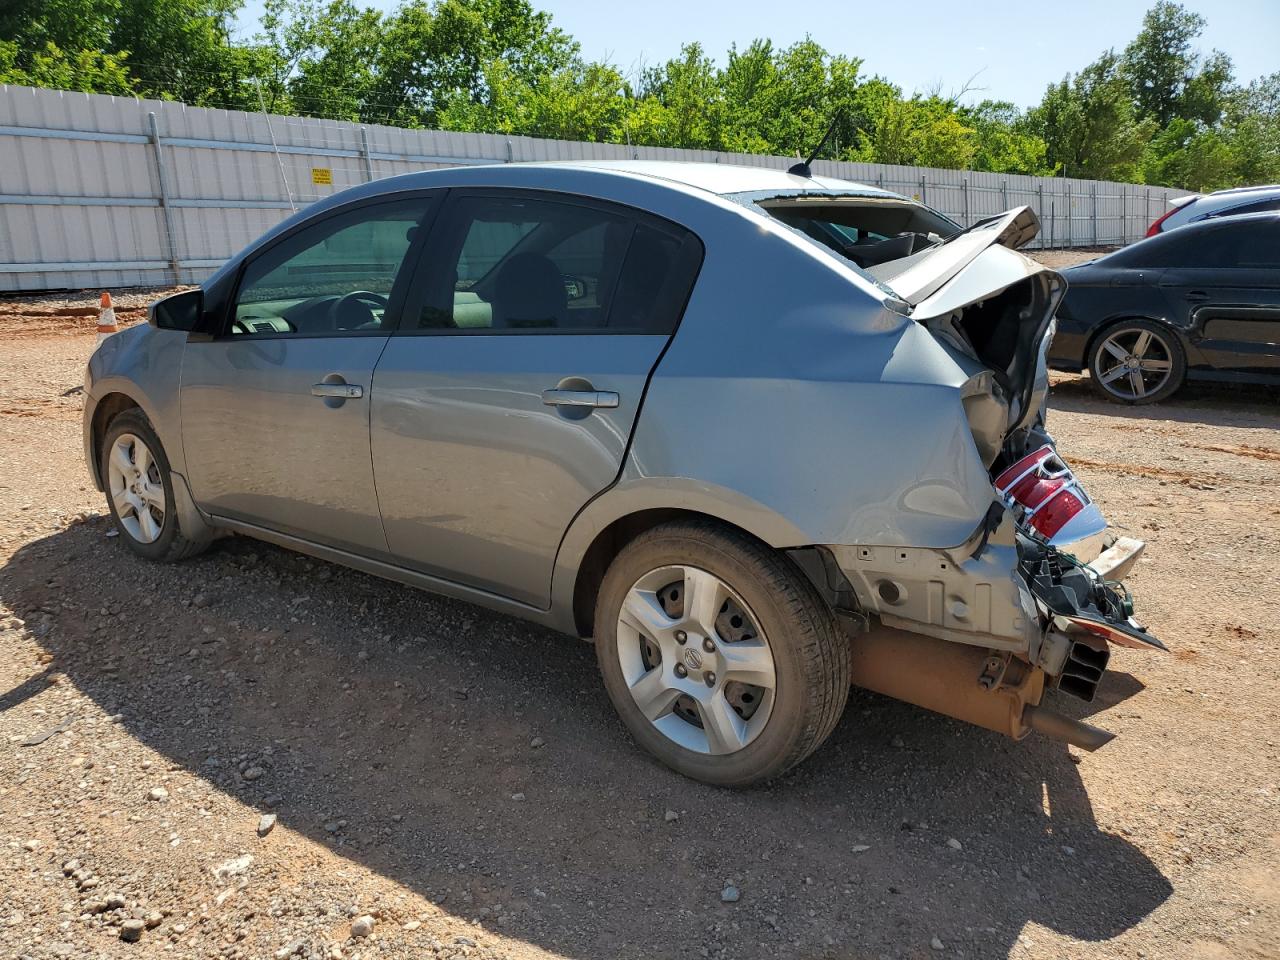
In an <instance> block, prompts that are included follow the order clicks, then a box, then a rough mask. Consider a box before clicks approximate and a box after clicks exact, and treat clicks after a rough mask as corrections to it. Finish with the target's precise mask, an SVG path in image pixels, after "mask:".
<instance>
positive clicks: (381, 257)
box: [227, 199, 427, 336]
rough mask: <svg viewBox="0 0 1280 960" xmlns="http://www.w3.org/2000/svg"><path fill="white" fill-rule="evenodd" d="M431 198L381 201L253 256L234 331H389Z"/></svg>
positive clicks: (240, 333)
mask: <svg viewBox="0 0 1280 960" xmlns="http://www.w3.org/2000/svg"><path fill="white" fill-rule="evenodd" d="M426 206H427V201H426V200H425V199H419V200H413V201H400V202H393V203H378V204H371V205H369V206H366V207H362V208H360V209H358V210H354V211H351V212H349V213H345V214H339V215H338V216H334V217H329V218H328V219H325V220H322V221H320V222H319V223H316V224H314V225H312V226H310V227H307V228H305V229H303V230H301V231H299V232H298V233H296V234H294V235H293V236H291V237H289V238H288V239H287V240H284V241H283V242H281V243H278V244H276V245H275V246H273V247H270V248H269V249H268V250H267V251H266V252H265V253H263V254H261V255H260V256H258V257H256V258H255V259H253V260H251V261H250V262H249V264H248V266H247V267H246V268H245V271H244V275H243V277H242V279H241V281H240V289H239V291H238V292H237V294H236V304H235V312H234V315H233V316H232V319H231V325H230V329H229V330H228V331H227V332H228V333H229V334H230V335H231V336H255V335H267V336H281V335H286V336H287V335H289V334H295V335H299V336H322V335H326V334H327V335H335V334H345V335H349V334H352V333H366V332H372V333H378V332H385V330H386V327H387V326H388V325H390V323H391V321H392V320H393V318H391V317H388V315H387V311H388V307H389V304H390V301H391V289H392V287H393V285H394V284H395V280H396V276H397V275H398V273H399V270H400V265H401V263H402V262H403V261H404V257H405V254H406V253H407V252H408V250H409V245H410V243H411V242H412V241H413V238H414V236H415V234H416V231H417V229H418V224H419V223H420V221H421V220H422V217H423V215H424V213H425V212H426Z"/></svg>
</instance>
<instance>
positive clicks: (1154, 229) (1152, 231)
mask: <svg viewBox="0 0 1280 960" xmlns="http://www.w3.org/2000/svg"><path fill="white" fill-rule="evenodd" d="M1181 209H1182V208H1181V207H1173V208H1172V209H1171V210H1170V211H1169V212H1168V213H1166V214H1164V215H1163V216H1160V217H1158V218H1156V220H1155V221H1154V222H1153V223H1152V224H1151V226H1149V227H1147V236H1148V237H1154V236H1155V235H1156V234H1157V233H1159V232H1160V224H1162V223H1164V222H1165V221H1166V220H1168V219H1169V218H1170V217H1172V216H1173V215H1174V214H1175V213H1177V212H1178V211H1179V210H1181Z"/></svg>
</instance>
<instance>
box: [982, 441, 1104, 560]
mask: <svg viewBox="0 0 1280 960" xmlns="http://www.w3.org/2000/svg"><path fill="white" fill-rule="evenodd" d="M995 488H996V490H997V491H999V493H1000V495H1001V496H1002V497H1003V498H1004V501H1005V503H1007V504H1009V505H1010V506H1016V507H1019V508H1021V510H1022V511H1023V513H1022V519H1021V521H1020V522H1021V523H1023V524H1027V525H1029V526H1030V527H1032V528H1033V529H1034V530H1036V531H1038V532H1039V533H1040V534H1041V535H1042V536H1044V538H1045V539H1046V540H1052V539H1053V537H1054V535H1055V534H1057V533H1058V531H1059V530H1061V529H1062V528H1063V527H1065V526H1066V525H1067V523H1068V522H1069V521H1070V520H1071V518H1072V517H1074V516H1076V514H1078V513H1080V511H1081V510H1083V509H1084V508H1085V506H1086V505H1087V504H1088V503H1089V498H1088V497H1087V496H1086V495H1085V492H1084V491H1083V490H1081V489H1080V485H1079V484H1078V483H1077V482H1076V478H1075V475H1074V474H1073V473H1072V472H1071V468H1070V467H1068V466H1067V465H1066V464H1065V463H1063V462H1062V459H1061V458H1060V457H1059V456H1058V454H1057V452H1056V451H1055V450H1054V449H1053V447H1051V446H1049V445H1048V444H1045V445H1044V446H1043V447H1040V448H1039V449H1038V450H1033V451H1032V452H1031V453H1029V454H1027V455H1026V456H1025V457H1023V458H1022V459H1021V460H1019V461H1018V462H1017V463H1015V464H1014V465H1013V466H1011V467H1008V468H1006V469H1005V470H1004V471H1003V472H1002V473H1001V474H1000V476H998V477H996V479H995Z"/></svg>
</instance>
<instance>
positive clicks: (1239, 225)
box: [1160, 217, 1280, 376]
mask: <svg viewBox="0 0 1280 960" xmlns="http://www.w3.org/2000/svg"><path fill="white" fill-rule="evenodd" d="M1195 240H1196V242H1195V243H1194V244H1191V245H1184V246H1183V247H1181V248H1180V250H1181V251H1182V254H1183V256H1182V257H1181V258H1180V260H1179V262H1178V263H1177V265H1175V266H1173V267H1171V268H1170V269H1169V270H1167V271H1165V273H1164V275H1163V276H1162V277H1161V280H1160V285H1161V287H1162V288H1164V289H1165V291H1166V294H1167V295H1168V297H1169V299H1170V301H1171V303H1172V304H1174V305H1179V306H1181V307H1182V309H1185V310H1186V311H1187V312H1188V317H1189V325H1190V340H1191V343H1192V346H1193V348H1194V349H1195V350H1196V351H1197V352H1198V353H1199V355H1200V358H1201V362H1202V365H1203V366H1204V367H1207V368H1209V369H1210V370H1214V371H1229V370H1242V371H1245V372H1247V373H1252V374H1258V375H1263V376H1266V375H1272V376H1274V375H1277V374H1280V217H1257V218H1249V219H1248V220H1237V221H1221V222H1216V223H1213V222H1211V223H1209V224H1207V225H1206V226H1205V227H1203V228H1200V233H1199V235H1198V236H1196V237H1195Z"/></svg>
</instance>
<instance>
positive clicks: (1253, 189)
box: [1209, 183, 1280, 197]
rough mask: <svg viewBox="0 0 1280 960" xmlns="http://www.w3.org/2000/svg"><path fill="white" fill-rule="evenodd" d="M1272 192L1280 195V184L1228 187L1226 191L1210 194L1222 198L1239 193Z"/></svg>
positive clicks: (1216, 191)
mask: <svg viewBox="0 0 1280 960" xmlns="http://www.w3.org/2000/svg"><path fill="white" fill-rule="evenodd" d="M1267 190H1271V191H1274V192H1275V193H1280V183H1260V184H1258V185H1256V186H1253V187H1228V188H1227V189H1226V190H1215V191H1213V193H1211V194H1209V196H1211V197H1222V196H1227V195H1230V194H1239V193H1257V192H1259V191H1267Z"/></svg>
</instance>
